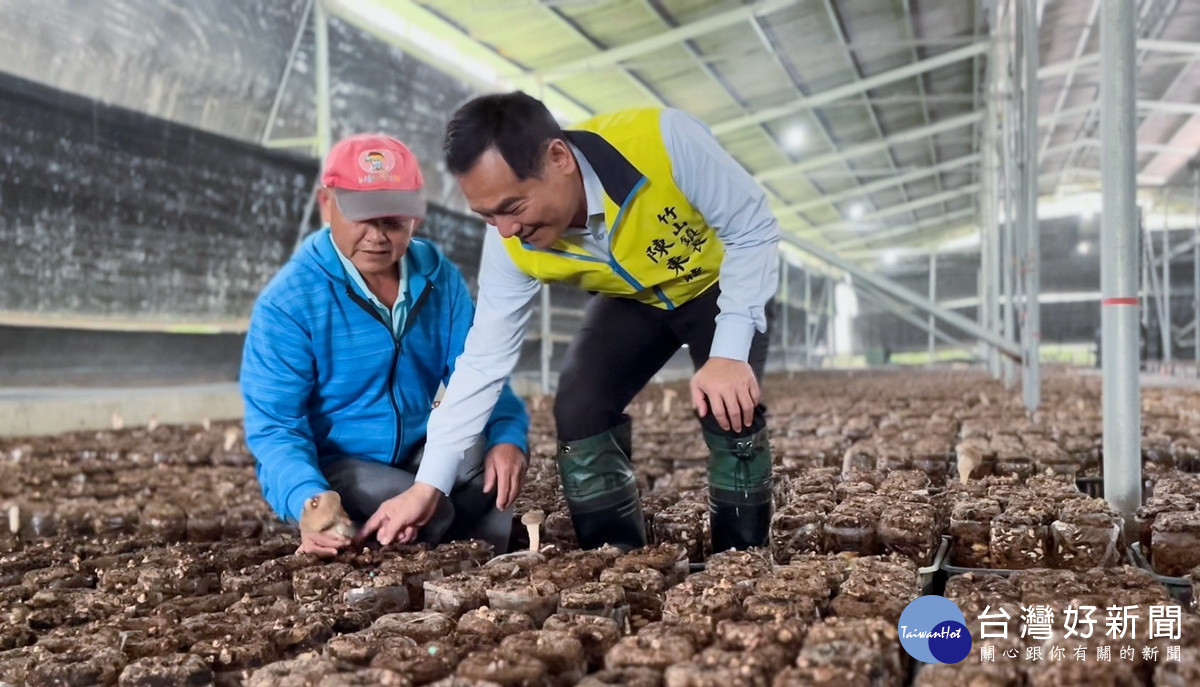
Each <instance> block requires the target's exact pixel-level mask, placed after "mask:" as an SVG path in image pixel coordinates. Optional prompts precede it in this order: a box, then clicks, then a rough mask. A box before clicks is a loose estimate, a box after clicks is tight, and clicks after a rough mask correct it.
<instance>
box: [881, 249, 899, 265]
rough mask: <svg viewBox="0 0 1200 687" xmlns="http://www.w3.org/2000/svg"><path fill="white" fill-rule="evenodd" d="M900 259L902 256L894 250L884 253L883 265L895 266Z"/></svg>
mask: <svg viewBox="0 0 1200 687" xmlns="http://www.w3.org/2000/svg"><path fill="white" fill-rule="evenodd" d="M899 259H900V256H899V255H897V254H896V251H894V250H889V251H884V253H883V264H885V265H895V264H896V261H898V260H899Z"/></svg>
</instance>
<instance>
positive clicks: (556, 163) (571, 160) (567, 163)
mask: <svg viewBox="0 0 1200 687" xmlns="http://www.w3.org/2000/svg"><path fill="white" fill-rule="evenodd" d="M546 168H547V169H553V170H555V171H557V172H558V173H559V174H563V175H570V174H574V173H575V171H576V170H577V169H578V168H579V163H577V162H576V161H575V154H574V153H572V152H571V146H569V145H567V142H566V141H564V140H563V139H561V138H556V139H554V140H553V141H550V145H549V146H548V147H547V148H546Z"/></svg>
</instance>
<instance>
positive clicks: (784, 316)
mask: <svg viewBox="0 0 1200 687" xmlns="http://www.w3.org/2000/svg"><path fill="white" fill-rule="evenodd" d="M779 302H780V303H781V304H782V305H783V312H782V313H780V317H779V328H780V337H779V340H780V341H781V342H782V343H783V369H784V371H785V372H786V371H787V370H788V360H790V356H789V355H788V348H790V347H791V341H790V340H789V339H788V334H789V332H790V331H791V328H790V327H789V326H788V323H789V320H791V313H790V312H789V311H790V310H791V309H792V299H791V296H790V295H789V293H788V261H787V258H785V257H783V255H782V254H780V256H779Z"/></svg>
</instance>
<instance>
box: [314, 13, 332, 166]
mask: <svg viewBox="0 0 1200 687" xmlns="http://www.w3.org/2000/svg"><path fill="white" fill-rule="evenodd" d="M313 35H314V37H315V39H316V56H315V59H316V63H317V64H316V70H315V71H316V75H317V89H316V99H317V140H316V146H317V150H316V151H315V152H316V153H317V157H320V158H321V159H324V158H325V154H326V153H328V152H329V147H330V146H331V145H332V144H333V134H332V130H331V121H332V116H331V114H330V112H331V103H330V99H329V15H328V14H327V13H326V12H325V5H324V3H322V2H320V1H318V2H317V3H315V5H314V6H313Z"/></svg>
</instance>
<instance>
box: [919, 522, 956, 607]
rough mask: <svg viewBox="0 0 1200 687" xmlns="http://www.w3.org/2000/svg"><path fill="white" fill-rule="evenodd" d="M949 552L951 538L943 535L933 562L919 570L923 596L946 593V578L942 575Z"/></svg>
mask: <svg viewBox="0 0 1200 687" xmlns="http://www.w3.org/2000/svg"><path fill="white" fill-rule="evenodd" d="M949 551H950V537H948V536H946V535H944V534H943V535H942V543H940V544H938V547H937V551H936V552H934V554H933V562H932V563H930V564H929V565H927V566H924V567H921V568H917V574H918V575H919V579H920V581H921V595H922V596H928V595H930V594H941V593H942V592H944V591H946V576H945V575H943V574H941V572H942V570H943V569H944V567H943V563H944V562H945V560H946V554H947V553H948V552H949Z"/></svg>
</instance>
